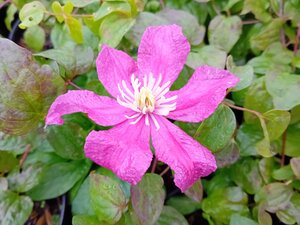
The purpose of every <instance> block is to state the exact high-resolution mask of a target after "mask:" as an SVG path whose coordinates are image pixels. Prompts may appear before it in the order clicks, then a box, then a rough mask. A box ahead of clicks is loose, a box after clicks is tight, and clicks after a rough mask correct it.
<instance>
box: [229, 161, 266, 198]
mask: <svg viewBox="0 0 300 225" xmlns="http://www.w3.org/2000/svg"><path fill="white" fill-rule="evenodd" d="M230 174H231V179H232V180H233V181H234V182H235V183H236V184H237V185H238V186H239V187H241V188H243V190H245V191H246V192H247V193H248V194H255V193H256V192H257V191H258V190H260V189H261V187H262V185H263V179H262V177H261V175H260V171H259V169H258V160H252V159H251V158H244V159H242V160H241V161H239V162H238V163H235V164H234V165H233V166H232V167H231V173H230ZM236 174H239V175H238V176H236Z"/></svg>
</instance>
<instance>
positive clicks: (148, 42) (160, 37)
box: [138, 25, 190, 84]
mask: <svg viewBox="0 0 300 225" xmlns="http://www.w3.org/2000/svg"><path fill="white" fill-rule="evenodd" d="M189 52H190V44H189V42H188V41H187V39H186V37H185V36H184V35H183V33H182V31H181V27H179V26H177V25H169V26H155V27H148V28H147V30H146V31H145V33H144V34H143V36H142V39H141V43H140V47H139V51H138V67H139V73H140V79H141V78H143V76H144V75H148V74H150V73H152V74H153V75H154V77H155V78H158V76H159V75H160V74H161V75H162V84H164V83H166V82H168V81H170V82H171V84H172V83H173V82H174V81H175V80H176V79H177V77H178V75H179V73H180V71H181V70H182V68H183V66H184V64H185V61H186V59H187V55H188V53H189Z"/></svg>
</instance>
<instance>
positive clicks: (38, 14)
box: [19, 1, 46, 29]
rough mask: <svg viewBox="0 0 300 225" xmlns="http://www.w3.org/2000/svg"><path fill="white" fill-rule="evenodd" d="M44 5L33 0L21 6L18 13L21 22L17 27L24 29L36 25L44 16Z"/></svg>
mask: <svg viewBox="0 0 300 225" xmlns="http://www.w3.org/2000/svg"><path fill="white" fill-rule="evenodd" d="M45 11H46V8H45V6H44V5H43V4H42V3H41V2H39V1H33V2H30V3H27V4H26V5H24V6H23V8H22V9H21V11H20V13H19V17H20V20H21V23H20V24H19V27H20V28H21V29H25V28H27V27H32V26H35V25H38V24H39V23H40V22H41V21H42V20H43V17H44V12H45Z"/></svg>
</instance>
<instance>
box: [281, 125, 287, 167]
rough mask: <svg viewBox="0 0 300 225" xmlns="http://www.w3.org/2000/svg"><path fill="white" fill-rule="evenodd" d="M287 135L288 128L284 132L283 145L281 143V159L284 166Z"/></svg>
mask: <svg viewBox="0 0 300 225" xmlns="http://www.w3.org/2000/svg"><path fill="white" fill-rule="evenodd" d="M286 136H287V132H286V130H285V131H284V132H283V134H282V145H281V159H280V166H281V167H283V166H284V161H285V144H286Z"/></svg>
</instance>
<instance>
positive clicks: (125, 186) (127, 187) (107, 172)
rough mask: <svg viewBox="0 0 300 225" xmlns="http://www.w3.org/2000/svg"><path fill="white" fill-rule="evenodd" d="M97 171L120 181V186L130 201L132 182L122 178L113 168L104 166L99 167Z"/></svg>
mask: <svg viewBox="0 0 300 225" xmlns="http://www.w3.org/2000/svg"><path fill="white" fill-rule="evenodd" d="M96 172H97V173H99V174H101V175H103V176H106V177H110V178H111V179H113V180H114V181H116V182H118V184H119V185H120V187H121V188H122V190H123V192H124V194H125V197H126V199H127V200H126V201H129V199H130V184H129V183H127V182H125V181H123V180H121V179H120V178H119V177H118V176H117V175H116V174H115V173H114V172H112V171H111V170H109V169H107V168H104V167H100V168H98V169H97V171H96Z"/></svg>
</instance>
